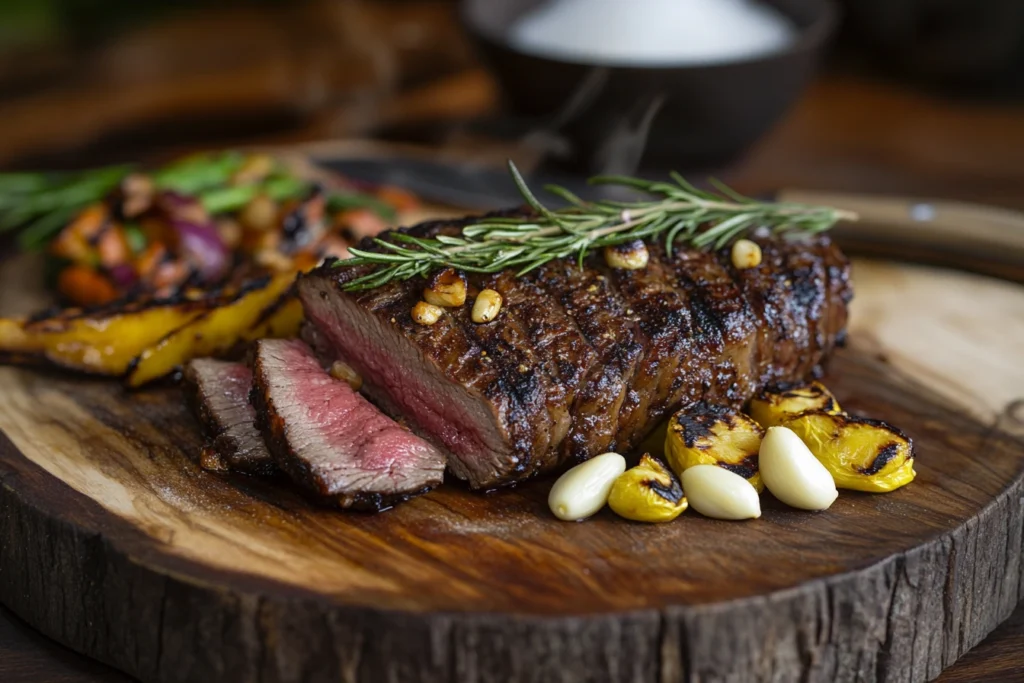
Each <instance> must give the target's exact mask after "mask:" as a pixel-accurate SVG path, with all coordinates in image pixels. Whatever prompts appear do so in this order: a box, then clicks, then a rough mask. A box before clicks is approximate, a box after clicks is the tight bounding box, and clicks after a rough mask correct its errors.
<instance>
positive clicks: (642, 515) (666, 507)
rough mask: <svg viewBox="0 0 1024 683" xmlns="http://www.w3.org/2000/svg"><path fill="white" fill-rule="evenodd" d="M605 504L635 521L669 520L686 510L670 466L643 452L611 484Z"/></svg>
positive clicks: (680, 490)
mask: <svg viewBox="0 0 1024 683" xmlns="http://www.w3.org/2000/svg"><path fill="white" fill-rule="evenodd" d="M608 506H609V507H610V508H611V509H612V510H613V511H614V512H615V514H617V515H619V516H620V517H625V518H626V519H631V520H633V521H635V522H671V521H672V520H673V519H675V518H676V517H678V516H679V515H681V514H682V513H683V511H685V510H686V506H687V502H686V498H685V497H684V496H683V486H682V484H680V483H679V479H677V478H676V475H674V474H673V473H672V470H670V469H669V468H668V466H667V465H666V464H665V463H663V462H662V461H661V460H658V459H657V458H652V457H651V456H650V455H647V454H644V456H643V457H641V458H640V464H639V465H637V466H636V467H633V468H630V469H628V470H626V471H625V472H624V473H623V474H621V475H619V478H618V479H616V480H615V483H614V484H612V491H611V493H610V494H609V495H608Z"/></svg>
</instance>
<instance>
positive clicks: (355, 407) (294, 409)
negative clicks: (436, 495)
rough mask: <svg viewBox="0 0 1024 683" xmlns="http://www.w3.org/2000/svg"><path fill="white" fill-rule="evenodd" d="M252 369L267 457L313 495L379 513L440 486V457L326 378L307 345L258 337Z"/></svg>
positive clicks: (346, 388) (337, 382)
mask: <svg viewBox="0 0 1024 683" xmlns="http://www.w3.org/2000/svg"><path fill="white" fill-rule="evenodd" d="M252 374H253V387H252V391H251V399H252V403H253V406H254V407H255V408H256V419H257V424H258V426H259V428H260V431H261V432H262V434H263V436H264V439H265V440H266V444H267V447H268V449H269V450H270V453H271V455H272V456H273V458H274V460H275V461H276V462H277V464H278V466H279V467H280V468H281V469H282V470H284V471H285V472H286V473H287V474H288V475H289V476H290V477H291V478H292V479H293V480H294V481H295V482H296V483H298V484H299V485H300V486H302V487H303V488H305V489H306V490H307V491H309V492H310V493H312V494H313V495H314V496H315V497H317V498H318V499H321V500H323V501H325V502H326V501H330V502H332V503H335V504H337V505H340V506H341V507H351V508H357V509H369V510H381V509H383V508H386V507H389V506H391V505H393V504H394V503H396V502H399V501H402V500H405V499H407V498H409V497H410V496H413V495H416V494H419V493H423V492H425V491H428V490H430V489H431V488H433V487H434V486H436V485H438V484H440V483H441V479H442V477H443V474H444V466H445V458H444V454H443V453H441V452H440V451H438V450H437V449H436V448H435V447H434V446H432V445H430V444H428V443H427V442H426V441H424V440H423V439H421V438H420V437H418V436H416V435H414V434H413V433H412V432H410V431H409V430H408V429H405V428H404V427H402V426H400V425H398V424H397V423H395V422H394V421H393V420H391V419H390V418H388V417H386V416H385V415H384V414H383V413H381V412H380V411H379V410H377V408H375V407H374V406H373V405H372V404H370V403H369V402H368V401H367V400H366V399H365V398H363V397H362V396H360V395H359V394H358V393H357V392H355V391H353V390H352V388H351V387H350V386H349V385H348V383H347V382H344V381H340V380H336V379H334V378H333V377H331V376H330V375H328V374H327V373H326V372H325V371H324V369H323V368H322V367H321V366H320V363H319V361H318V360H317V359H316V357H315V356H314V354H313V352H312V350H311V349H310V348H309V347H308V346H306V344H305V343H304V342H302V341H300V340H297V339H292V340H285V339H263V340H260V341H259V342H257V344H256V349H255V352H254V360H253V373H252Z"/></svg>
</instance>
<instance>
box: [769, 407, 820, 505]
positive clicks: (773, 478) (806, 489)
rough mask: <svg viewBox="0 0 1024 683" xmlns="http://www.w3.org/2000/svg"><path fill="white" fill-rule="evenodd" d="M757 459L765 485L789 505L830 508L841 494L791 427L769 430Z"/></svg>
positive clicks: (771, 428)
mask: <svg viewBox="0 0 1024 683" xmlns="http://www.w3.org/2000/svg"><path fill="white" fill-rule="evenodd" d="M758 461H759V465H760V469H761V479H762V480H763V481H764V485H765V486H766V487H768V490H769V491H771V492H772V495H774V496H775V497H776V498H778V499H779V500H781V501H782V502H783V503H785V504H786V505H789V506H791V507H795V508H800V509H801V510H827V509H828V508H829V506H831V505H832V503H834V502H835V500H836V498H837V497H838V496H839V492H838V491H837V490H836V482H835V480H833V479H832V475H831V474H830V473H829V471H828V470H827V469H825V466H824V465H822V464H821V462H820V461H819V460H818V459H817V458H815V457H814V454H812V453H811V451H810V449H809V448H807V444H805V443H804V442H803V440H801V439H800V437H799V436H797V435H796V433H795V432H793V430H791V429H789V428H788V427H770V428H769V429H768V433H767V434H765V437H764V439H763V440H762V441H761V451H760V453H759V455H758Z"/></svg>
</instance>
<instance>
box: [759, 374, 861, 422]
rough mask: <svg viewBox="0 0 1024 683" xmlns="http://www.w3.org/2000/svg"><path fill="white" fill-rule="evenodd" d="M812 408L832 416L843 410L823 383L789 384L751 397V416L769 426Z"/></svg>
mask: <svg viewBox="0 0 1024 683" xmlns="http://www.w3.org/2000/svg"><path fill="white" fill-rule="evenodd" d="M808 410H823V411H825V412H826V413H828V414H829V415H839V414H840V413H842V410H841V409H840V408H839V402H838V401H836V397H835V396H833V395H832V392H831V391H829V390H828V389H826V388H825V385H823V384H822V383H821V382H811V383H810V384H803V385H799V386H792V387H787V388H786V389H782V390H780V391H776V392H772V391H762V392H761V393H760V394H759V395H757V396H756V397H754V398H752V399H750V408H749V412H750V417H752V418H754V419H755V420H756V421H757V422H758V423H759V424H760V425H761V426H762V427H764V428H765V429H768V428H769V427H779V426H781V425H782V424H783V423H784V422H785V421H786V419H787V418H789V417H790V416H792V415H796V414H798V413H803V412H806V411H808Z"/></svg>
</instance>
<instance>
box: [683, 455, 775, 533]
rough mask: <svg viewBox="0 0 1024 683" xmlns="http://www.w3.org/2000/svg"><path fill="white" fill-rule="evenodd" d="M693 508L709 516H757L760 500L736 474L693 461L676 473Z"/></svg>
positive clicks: (732, 517) (751, 517)
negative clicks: (680, 472)
mask: <svg viewBox="0 0 1024 683" xmlns="http://www.w3.org/2000/svg"><path fill="white" fill-rule="evenodd" d="M679 479H680V481H681V482H682V484H683V492H684V493H685V494H686V499H687V500H688V501H689V503H690V505H691V506H692V507H693V509H694V510H696V511H697V512H699V513H700V514H702V515H704V516H705V517H711V518H712V519H728V520H740V519H757V518H758V517H760V516H761V500H760V499H759V498H758V497H757V491H755V490H754V487H753V486H751V485H750V483H749V482H748V481H747V480H746V479H744V478H743V477H741V476H740V475H738V474H735V473H733V472H730V471H729V470H725V469H722V468H721V467H716V466H714V465H695V466H694V467H691V468H690V469H688V470H686V471H685V472H683V474H682V475H681V476H680V477H679Z"/></svg>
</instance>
